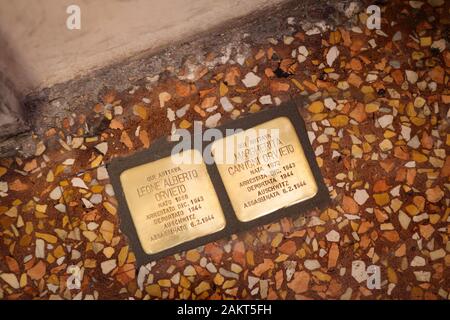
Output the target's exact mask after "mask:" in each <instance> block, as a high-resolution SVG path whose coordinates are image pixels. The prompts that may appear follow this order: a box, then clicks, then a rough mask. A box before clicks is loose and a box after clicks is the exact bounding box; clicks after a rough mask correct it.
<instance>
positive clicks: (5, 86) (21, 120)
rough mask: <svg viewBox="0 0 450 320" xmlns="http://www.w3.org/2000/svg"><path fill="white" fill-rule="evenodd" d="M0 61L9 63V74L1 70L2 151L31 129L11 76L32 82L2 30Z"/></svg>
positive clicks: (0, 144)
mask: <svg viewBox="0 0 450 320" xmlns="http://www.w3.org/2000/svg"><path fill="white" fill-rule="evenodd" d="M0 48H1V49H0V61H1V64H5V63H7V65H8V70H9V74H6V73H5V72H3V71H2V70H5V68H3V67H2V68H1V70H0V115H1V116H0V153H1V150H2V149H11V145H14V144H15V143H17V139H9V138H11V137H16V136H17V138H18V139H21V134H24V133H26V132H28V131H29V130H30V126H29V125H28V121H27V119H26V115H25V112H24V108H23V105H22V98H23V97H22V94H21V93H20V92H19V91H18V90H17V89H16V87H15V85H14V83H13V81H12V80H11V77H13V76H14V77H15V78H19V77H20V80H21V81H22V82H23V83H30V81H31V80H30V79H28V78H27V72H26V70H24V69H23V67H22V64H21V63H20V61H17V60H16V57H17V55H16V54H15V52H14V50H12V48H11V46H10V45H9V43H8V41H7V40H6V38H5V37H4V36H3V33H2V31H1V30H0Z"/></svg>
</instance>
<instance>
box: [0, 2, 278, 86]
mask: <svg viewBox="0 0 450 320" xmlns="http://www.w3.org/2000/svg"><path fill="white" fill-rule="evenodd" d="M279 2H283V0H241V1H240V0H70V1H68V0H35V1H30V0H14V1H12V0H0V69H1V70H3V72H4V74H5V76H6V77H8V78H10V79H11V80H12V81H13V82H14V83H15V85H16V87H17V89H18V90H20V91H22V92H27V91H29V90H31V89H37V88H42V87H46V86H50V85H52V84H55V83H58V82H63V81H65V80H69V79H72V78H74V77H76V76H78V75H82V74H84V73H86V72H87V71H89V70H92V69H93V68H97V67H101V66H104V65H107V64H109V63H112V62H115V61H119V60H120V59H122V58H126V57H129V56H131V55H133V54H136V53H138V52H141V51H143V50H147V49H150V50H151V49H158V48H160V47H162V46H165V45H167V44H170V43H171V42H173V41H177V40H182V39H184V38H186V37H188V36H192V35H194V34H196V33H198V32H201V31H204V30H207V29H209V28H211V27H214V26H217V25H219V24H221V23H223V22H225V21H227V20H229V19H232V18H236V17H239V16H244V15H247V14H249V13H251V12H252V11H255V10H257V9H261V8H264V7H265V6H270V5H274V4H276V3H279ZM70 4H77V5H79V6H80V8H81V21H82V22H81V30H68V29H67V28H66V19H67V17H68V14H67V13H66V8H67V6H68V5H70Z"/></svg>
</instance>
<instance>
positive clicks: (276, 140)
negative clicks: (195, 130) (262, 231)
mask: <svg viewBox="0 0 450 320" xmlns="http://www.w3.org/2000/svg"><path fill="white" fill-rule="evenodd" d="M272 129H275V130H272ZM255 132H256V135H255ZM231 145H232V146H233V147H234V148H232V149H231V150H233V152H234V154H233V155H232V156H233V157H234V159H235V161H234V163H231V164H230V163H229V162H224V161H222V159H225V158H226V156H230V155H226V154H225V153H226V152H227V150H230V146H231ZM211 150H212V153H213V157H214V159H215V162H216V165H217V169H218V171H219V174H220V177H221V179H222V181H223V184H224V186H225V189H226V191H227V193H228V196H229V198H230V201H231V204H232V206H233V209H234V211H235V213H236V216H237V218H238V219H239V220H240V221H243V222H247V221H251V220H254V219H256V218H259V217H261V216H264V215H267V214H269V213H271V212H274V211H276V210H278V209H281V208H284V207H289V206H291V205H293V204H295V203H298V202H301V201H304V200H307V199H310V198H312V197H314V196H315V195H316V194H317V192H318V186H317V184H316V181H315V179H314V175H313V173H312V170H311V168H310V166H309V164H308V160H307V158H306V157H305V153H304V150H303V148H302V145H301V143H300V141H299V139H298V137H297V134H296V131H295V129H294V127H293V125H292V123H291V121H290V120H289V118H287V117H278V118H275V119H273V120H270V121H267V122H265V123H262V124H260V125H257V126H255V127H253V128H250V129H247V130H245V131H241V132H239V133H236V134H234V135H230V136H228V137H226V138H223V139H221V140H216V141H215V142H214V143H213V145H212V148H211Z"/></svg>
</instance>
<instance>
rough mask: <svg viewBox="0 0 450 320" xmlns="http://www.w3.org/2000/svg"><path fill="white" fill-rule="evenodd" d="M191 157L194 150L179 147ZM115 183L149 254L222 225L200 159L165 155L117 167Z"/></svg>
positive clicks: (222, 226) (212, 230)
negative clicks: (179, 159) (187, 160)
mask: <svg viewBox="0 0 450 320" xmlns="http://www.w3.org/2000/svg"><path fill="white" fill-rule="evenodd" d="M183 153H188V154H187V155H186V154H183V156H188V157H194V153H198V155H196V156H200V157H201V154H200V152H199V151H198V150H195V149H191V150H187V151H184V152H183ZM120 182H121V184H122V186H123V192H124V194H125V199H126V201H127V204H128V207H129V210H130V214H131V217H132V220H133V223H134V226H135V228H136V232H137V235H138V237H139V241H140V243H141V245H142V248H143V250H144V251H145V253H147V254H155V253H158V252H160V251H163V250H165V249H168V248H171V247H174V246H176V245H178V244H180V243H184V242H187V241H190V240H193V239H197V238H199V237H202V236H205V235H209V234H211V233H214V232H217V231H220V230H222V229H223V228H224V227H225V224H226V222H225V217H224V214H223V211H222V209H221V206H220V203H219V199H218V197H217V194H216V192H215V190H214V186H213V184H212V182H211V179H210V177H209V175H208V172H207V169H206V165H205V164H204V162H202V163H200V164H194V163H192V164H184V163H182V164H174V163H173V162H172V159H171V157H170V156H169V157H166V158H162V159H159V160H156V161H154V162H150V163H147V164H142V165H140V166H137V167H133V168H130V169H127V170H125V171H123V172H122V173H121V174H120Z"/></svg>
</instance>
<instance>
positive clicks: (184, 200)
mask: <svg viewBox="0 0 450 320" xmlns="http://www.w3.org/2000/svg"><path fill="white" fill-rule="evenodd" d="M212 130H213V131H211V132H208V134H206V132H205V133H204V132H203V131H201V132H196V131H195V127H194V132H193V133H188V134H183V135H180V137H183V139H182V140H181V141H180V140H179V141H173V140H172V141H169V139H167V138H166V137H163V138H161V139H158V140H155V141H153V143H152V146H151V147H150V148H148V149H145V150H142V151H139V152H136V153H134V154H132V155H129V156H123V157H116V158H114V159H113V160H112V161H111V163H109V164H108V165H107V169H108V172H109V175H110V179H111V184H112V185H113V187H114V191H115V196H116V197H117V200H118V215H119V216H120V228H121V230H122V232H123V233H124V234H125V235H126V236H127V238H128V241H129V243H130V245H131V247H132V249H133V252H134V254H135V257H136V263H137V264H138V265H143V264H146V263H148V262H150V261H154V260H157V259H160V258H162V257H165V256H168V255H172V254H176V253H177V252H180V251H186V250H190V249H192V248H197V247H198V246H201V245H205V244H207V243H210V242H212V241H216V240H218V239H223V238H226V237H229V236H230V235H232V234H239V233H241V232H242V231H245V230H249V229H250V228H253V227H255V226H258V225H261V224H266V223H271V222H272V221H275V220H277V219H280V218H282V217H286V216H298V215H299V214H302V213H305V212H307V211H308V210H313V209H316V208H323V207H324V206H326V205H327V204H328V203H329V200H330V197H329V192H328V188H327V186H326V185H325V183H324V181H323V178H322V176H321V172H320V168H319V166H318V165H317V162H316V159H315V155H314V150H313V148H312V146H311V144H310V142H309V139H308V133H307V130H306V128H305V123H304V122H303V120H302V118H301V116H300V114H299V112H298V107H297V105H296V103H294V102H289V103H286V104H285V105H284V106H280V107H276V108H271V109H269V110H265V111H262V112H259V113H256V114H252V115H248V116H246V117H243V118H240V119H236V120H234V121H230V122H229V123H225V124H223V125H222V126H220V127H216V128H214V129H212ZM185 133H186V132H185ZM212 137H213V139H212ZM196 139H198V140H196ZM199 142H200V143H199ZM172 155H175V157H174V156H172Z"/></svg>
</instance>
